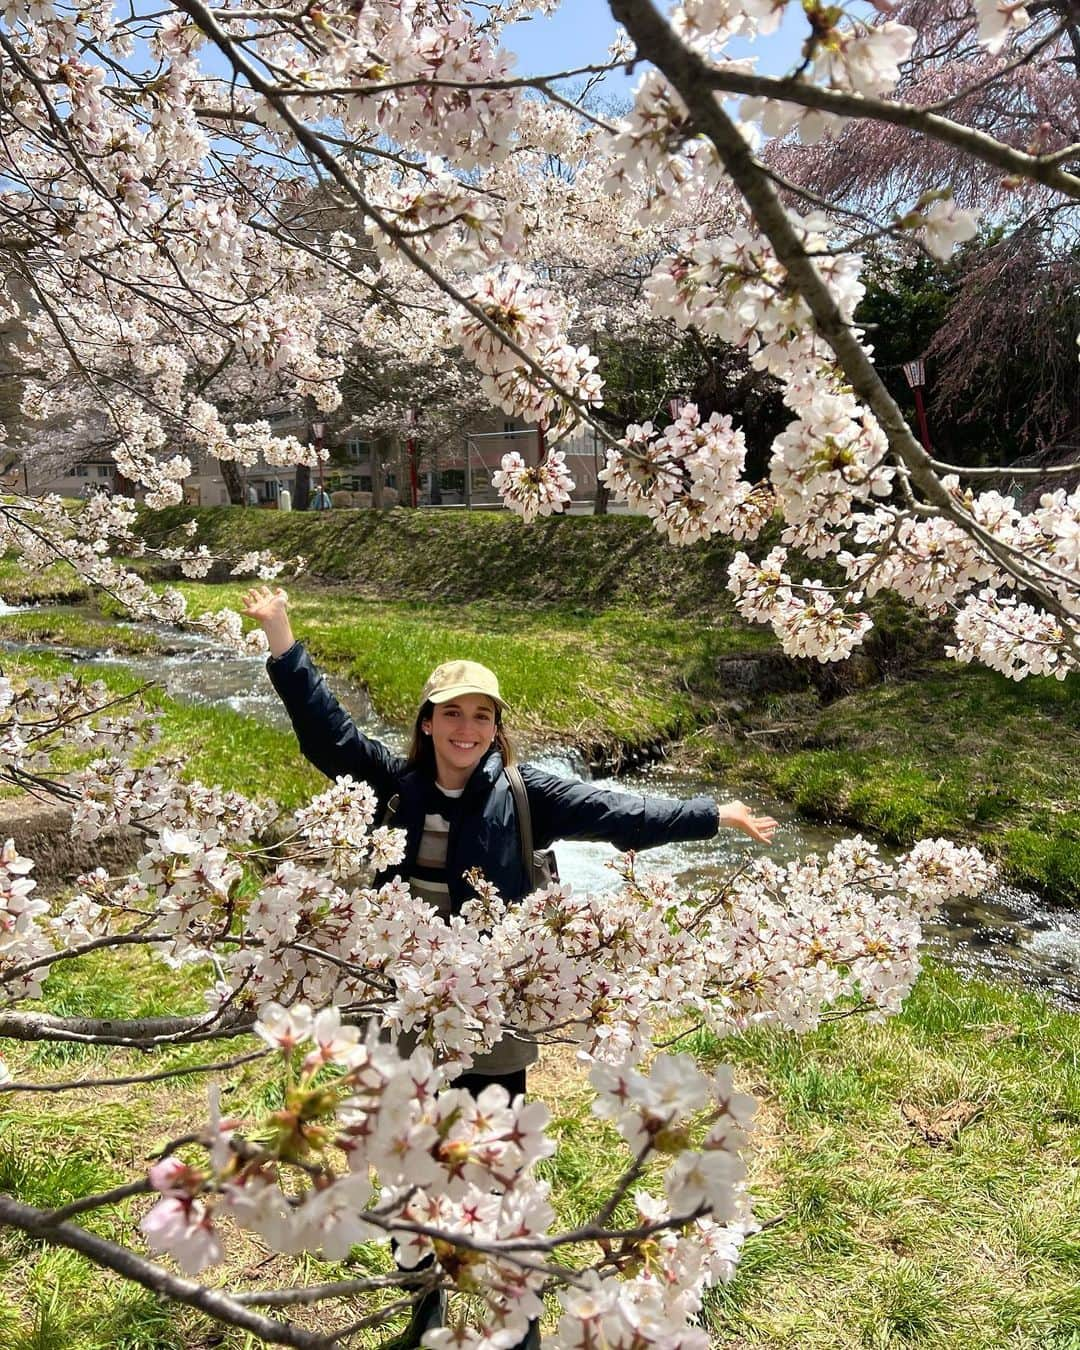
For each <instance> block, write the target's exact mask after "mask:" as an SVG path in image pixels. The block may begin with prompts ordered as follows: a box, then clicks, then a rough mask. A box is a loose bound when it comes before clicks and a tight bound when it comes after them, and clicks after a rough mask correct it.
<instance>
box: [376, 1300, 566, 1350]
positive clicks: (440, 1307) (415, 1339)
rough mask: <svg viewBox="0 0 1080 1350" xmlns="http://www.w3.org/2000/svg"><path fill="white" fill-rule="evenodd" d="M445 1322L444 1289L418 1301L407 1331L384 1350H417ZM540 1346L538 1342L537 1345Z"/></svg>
mask: <svg viewBox="0 0 1080 1350" xmlns="http://www.w3.org/2000/svg"><path fill="white" fill-rule="evenodd" d="M445 1321H446V1292H445V1290H442V1289H433V1290H432V1291H431V1292H430V1293H429V1294H425V1295H424V1296H423V1298H421V1299H419V1300H418V1301H417V1303H416V1306H415V1307H414V1308H413V1310H412V1315H411V1316H410V1318H409V1325H408V1326H407V1327H406V1328H405V1330H404V1331H401V1332H399V1333H398V1334H397V1335H396V1336H393V1337H391V1339H390V1340H388V1341H384V1342H383V1346H382V1350H417V1347H418V1346H419V1345H420V1338H421V1337H422V1336H423V1335H424V1334H425V1333H426V1332H428V1331H434V1330H435V1328H436V1327H441V1326H442V1325H443V1324H444V1322H445ZM539 1344H540V1342H539V1341H537V1345H539Z"/></svg>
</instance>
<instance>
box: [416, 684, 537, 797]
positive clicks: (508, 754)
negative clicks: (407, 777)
mask: <svg viewBox="0 0 1080 1350" xmlns="http://www.w3.org/2000/svg"><path fill="white" fill-rule="evenodd" d="M434 713H435V705H434V704H433V703H432V702H431V700H430V699H428V701H427V702H426V703H425V704H424V706H423V707H422V708H421V709H420V711H419V712H418V713H417V714H416V725H415V726H414V727H413V734H412V741H411V742H410V744H409V753H408V765H409V768H410V769H426V770H429V771H430V773H431V776H432V777H433V778H434V776H435V747H434V745H433V744H432V742H431V737H430V736H425V735H424V727H423V724H424V723H425V722H426V721H428V720H429V719H430V718H431V717H432V716H434ZM493 744H494V747H495V749H496V750H498V752H499V754H500V755H502V761H503V763H504V764H516V763H517V755H516V754H515V753H514V747H513V745H512V744H511V743H510V737H509V736H508V735H507V734H506V728H505V727H504V726H503V720H502V709H501V708H500V707H499V705H498V704H497V703H496V704H495V740H494V742H493Z"/></svg>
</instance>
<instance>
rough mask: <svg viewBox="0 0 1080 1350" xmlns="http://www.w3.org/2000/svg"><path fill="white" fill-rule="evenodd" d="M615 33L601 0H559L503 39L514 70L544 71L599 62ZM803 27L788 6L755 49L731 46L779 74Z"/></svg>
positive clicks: (619, 83) (620, 87)
mask: <svg viewBox="0 0 1080 1350" xmlns="http://www.w3.org/2000/svg"><path fill="white" fill-rule="evenodd" d="M665 8H666V6H665ZM615 31H616V24H615V21H614V20H613V19H612V17H611V11H610V10H609V9H608V6H607V4H606V0H563V3H562V5H561V6H560V7H559V9H558V10H557V11H556V13H555V14H554V15H553V16H552V17H551V18H550V19H543V18H534V19H522V20H521V21H520V22H519V23H515V24H512V25H511V26H510V27H509V28H508V29H507V30H506V33H505V36H504V38H503V43H504V45H505V46H506V47H508V48H509V49H510V50H511V51H513V52H516V53H517V57H518V72H519V74H522V75H548V74H553V73H554V72H556V71H559V70H567V69H570V68H571V67H573V66H584V65H588V64H589V63H590V62H593V61H602V60H603V59H604V57H605V56H606V54H607V49H608V47H609V46H610V45H611V42H612V39H613V38H614V36H615ZM807 31H808V27H807V23H806V19H805V18H804V17H803V14H802V9H801V6H799V5H789V6H788V12H787V15H786V17H785V21H784V24H783V25H782V27H781V29H780V31H779V33H777V34H774V35H773V36H772V37H769V38H766V39H765V40H763V41H760V42H758V43H756V44H755V46H754V47H750V46H748V45H747V44H746V43H736V44H732V47H731V49H730V50H731V52H732V55H735V56H745V55H747V54H748V53H749V52H751V51H753V50H756V51H757V52H758V69H759V70H760V71H761V73H762V74H767V75H782V74H785V73H786V72H787V71H789V70H790V69H791V68H792V67H793V66H794V65H795V64H796V63H797V61H798V57H799V47H800V45H801V43H802V40H803V38H804V37H805V35H806V33H807ZM636 81H637V76H636V75H635V76H634V82H635V83H636ZM610 84H611V91H612V93H622V92H624V90H625V91H627V92H628V89H627V85H626V82H625V79H624V77H622V76H614V77H611V79H610Z"/></svg>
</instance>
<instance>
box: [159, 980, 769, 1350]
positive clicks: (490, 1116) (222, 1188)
mask: <svg viewBox="0 0 1080 1350" xmlns="http://www.w3.org/2000/svg"><path fill="white" fill-rule="evenodd" d="M255 1030H256V1032H257V1034H258V1035H259V1036H261V1037H262V1039H263V1040H264V1041H265V1042H266V1043H267V1044H268V1045H269V1046H270V1047H271V1048H272V1049H274V1050H276V1051H278V1052H279V1053H280V1054H281V1056H282V1057H283V1059H284V1061H285V1062H286V1064H290V1065H292V1064H294V1063H295V1061H296V1059H297V1058H299V1057H300V1056H301V1055H302V1056H303V1058H302V1062H301V1063H300V1066H299V1072H298V1073H296V1071H295V1070H294V1071H293V1074H291V1075H290V1080H291V1085H290V1087H289V1088H288V1089H287V1095H286V1110H285V1111H283V1112H278V1113H277V1114H276V1115H275V1117H274V1118H273V1121H272V1123H267V1124H266V1125H264V1126H263V1128H262V1129H261V1130H258V1131H255V1132H253V1135H252V1138H256V1139H262V1140H264V1141H265V1142H261V1143H259V1144H256V1143H253V1142H252V1139H251V1138H248V1137H246V1135H245V1134H244V1133H242V1132H241V1128H240V1127H241V1124H242V1122H240V1121H238V1120H223V1119H222V1118H221V1115H220V1111H219V1110H218V1106H217V1100H216V1097H214V1098H213V1099H212V1103H211V1118H210V1121H209V1124H208V1126H207V1129H206V1130H205V1132H204V1134H203V1144H204V1147H205V1151H206V1157H205V1164H195V1163H190V1162H184V1161H182V1160H181V1159H180V1158H179V1157H177V1156H175V1155H170V1156H168V1157H166V1158H165V1159H163V1160H162V1161H161V1162H158V1163H156V1164H155V1165H154V1166H153V1167H152V1168H151V1169H150V1174H149V1177H150V1183H151V1186H152V1187H153V1189H154V1191H156V1192H157V1194H158V1196H159V1197H160V1198H159V1199H158V1200H157V1202H156V1203H155V1205H154V1206H153V1208H152V1209H151V1210H150V1211H149V1212H148V1213H147V1214H146V1215H145V1216H144V1218H143V1219H142V1221H141V1223H140V1228H141V1230H142V1232H143V1234H144V1235H145V1237H146V1239H147V1241H148V1242H149V1244H150V1246H151V1248H152V1249H153V1250H155V1251H158V1252H165V1253H168V1254H169V1255H170V1256H172V1257H173V1258H174V1259H175V1260H176V1261H177V1262H178V1264H179V1265H180V1266H181V1268H182V1269H183V1270H185V1271H186V1272H187V1273H188V1274H193V1275H194V1274H198V1273H199V1272H201V1271H202V1270H204V1269H206V1268H207V1267H209V1266H212V1265H215V1264H217V1263H218V1262H220V1261H221V1260H222V1259H223V1258H224V1257H225V1255H226V1254H227V1241H228V1238H227V1236H226V1233H227V1226H226V1225H225V1224H223V1223H222V1220H229V1221H231V1223H232V1224H233V1225H235V1226H236V1227H239V1228H241V1229H246V1230H248V1231H249V1232H254V1233H256V1234H257V1235H258V1236H259V1237H260V1238H261V1240H262V1241H263V1242H264V1243H265V1244H266V1245H267V1246H268V1247H269V1248H270V1249H271V1250H273V1251H279V1252H287V1253H300V1252H304V1251H310V1252H317V1253H319V1254H320V1255H322V1256H324V1257H326V1258H327V1259H331V1260H340V1259H342V1258H343V1257H345V1256H347V1255H348V1253H349V1251H350V1249H351V1248H352V1247H353V1246H354V1245H355V1244H357V1243H359V1242H365V1241H370V1240H372V1239H377V1238H380V1237H384V1236H392V1237H394V1238H395V1239H396V1242H397V1250H396V1257H397V1261H398V1264H399V1265H400V1266H401V1267H403V1268H404V1269H406V1270H411V1269H414V1268H416V1267H418V1266H419V1265H420V1264H421V1263H422V1262H425V1261H426V1262H429V1263H432V1262H433V1264H430V1265H429V1266H428V1268H427V1273H428V1277H429V1279H430V1281H431V1283H432V1284H436V1285H441V1287H443V1288H446V1289H448V1290H449V1291H451V1292H452V1291H453V1290H454V1289H455V1288H456V1289H460V1290H462V1291H465V1292H468V1293H470V1294H473V1295H474V1296H475V1295H477V1294H479V1295H480V1296H481V1297H482V1300H483V1305H482V1311H481V1313H480V1319H479V1320H480V1323H481V1325H480V1326H479V1327H476V1328H472V1329H465V1328H463V1327H462V1328H458V1329H457V1330H456V1331H455V1332H454V1333H453V1343H454V1344H455V1345H461V1346H464V1347H468V1350H473V1347H475V1350H480V1347H481V1346H484V1345H491V1344H502V1343H503V1342H504V1341H505V1342H507V1343H509V1342H511V1341H512V1340H513V1339H514V1338H518V1339H520V1338H521V1336H523V1335H524V1333H525V1330H526V1327H527V1324H528V1322H529V1321H530V1320H531V1319H534V1318H538V1317H539V1316H540V1315H541V1313H542V1311H543V1304H542V1301H541V1297H540V1295H541V1291H542V1289H543V1287H544V1284H545V1282H546V1281H547V1280H548V1278H549V1275H550V1271H549V1270H548V1269H545V1268H544V1266H543V1265H542V1264H541V1263H540V1262H539V1261H538V1260H537V1256H538V1254H539V1253H540V1251H541V1250H542V1249H543V1246H544V1242H545V1240H546V1239H548V1238H549V1237H550V1236H551V1229H552V1226H553V1223H554V1211H553V1210H552V1207H551V1204H550V1201H549V1198H548V1189H549V1188H548V1184H547V1183H546V1182H543V1181H540V1180H539V1179H538V1178H537V1177H536V1176H535V1174H534V1168H535V1164H536V1163H537V1162H538V1161H540V1160H541V1159H543V1158H545V1157H548V1156H550V1155H551V1153H553V1152H554V1148H555V1145H554V1141H553V1140H552V1139H551V1137H550V1136H549V1135H548V1134H547V1133H546V1128H547V1126H548V1124H549V1120H550V1114H549V1111H548V1108H547V1107H546V1106H545V1105H544V1104H543V1103H541V1102H532V1103H529V1104H526V1103H525V1100H524V1098H522V1097H517V1098H514V1099H513V1100H510V1098H509V1096H508V1094H507V1092H506V1090H505V1088H503V1087H502V1086H500V1085H498V1084H492V1085H491V1086H489V1087H487V1088H485V1089H484V1090H483V1091H482V1092H481V1093H480V1094H479V1096H477V1097H475V1098H474V1097H473V1096H472V1095H471V1094H469V1093H468V1092H464V1091H462V1090H460V1089H456V1088H454V1087H452V1086H450V1087H447V1085H446V1077H445V1074H444V1073H443V1072H442V1071H441V1070H440V1069H438V1068H437V1067H435V1065H434V1064H433V1062H432V1059H431V1056H430V1054H429V1053H428V1052H427V1051H426V1050H416V1051H414V1052H413V1053H412V1055H411V1056H409V1057H408V1058H402V1057H401V1056H400V1055H399V1053H398V1052H397V1051H396V1050H395V1049H393V1047H391V1046H388V1045H385V1044H382V1043H380V1042H379V1041H378V1039H377V1037H376V1036H375V1033H374V1032H373V1031H372V1032H369V1033H368V1034H367V1035H366V1036H361V1034H360V1032H359V1031H358V1029H357V1028H356V1027H355V1026H350V1025H347V1024H345V1023H343V1021H342V1018H341V1013H340V1011H339V1009H337V1008H336V1007H327V1008H324V1009H323V1010H322V1011H320V1012H318V1013H314V1012H313V1011H312V1009H311V1008H310V1007H309V1006H308V1005H306V1004H298V1005H295V1006H294V1007H292V1008H291V1009H285V1008H283V1007H281V1006H280V1005H278V1004H269V1005H267V1006H266V1007H265V1008H264V1009H262V1011H261V1014H260V1019H259V1021H258V1022H257V1023H256V1027H255ZM327 1066H332V1067H333V1068H334V1069H336V1070H337V1071H338V1072H337V1073H336V1074H335V1076H334V1077H332V1078H328V1077H327V1076H325V1075H323V1074H321V1070H323V1069H324V1068H326V1067H327ZM594 1082H595V1083H596V1086H597V1089H598V1095H597V1110H598V1111H599V1112H600V1113H601V1114H604V1115H611V1116H613V1117H615V1118H616V1120H617V1122H618V1125H619V1128H620V1130H621V1132H622V1133H623V1135H624V1137H625V1138H626V1140H627V1143H628V1145H629V1152H628V1155H627V1163H628V1165H629V1164H630V1163H631V1161H636V1162H637V1164H638V1165H639V1166H640V1165H641V1164H643V1163H645V1162H646V1161H648V1160H649V1158H650V1157H651V1156H656V1157H659V1158H663V1159H670V1162H669V1165H668V1166H667V1169H666V1171H665V1173H664V1180H663V1195H662V1196H653V1195H650V1194H648V1193H647V1192H645V1191H638V1192H636V1193H635V1196H634V1202H635V1206H636V1210H637V1215H638V1226H639V1230H640V1236H639V1237H637V1238H635V1237H634V1236H627V1235H625V1234H624V1236H622V1238H621V1248H622V1252H623V1260H622V1261H621V1262H620V1263H619V1264H621V1265H627V1264H631V1263H632V1262H633V1260H634V1258H635V1256H637V1255H638V1253H639V1251H640V1252H641V1253H642V1254H644V1253H645V1252H646V1251H647V1252H649V1253H650V1259H649V1260H647V1261H645V1262H644V1263H643V1267H644V1268H643V1271H642V1273H641V1274H637V1275H632V1276H631V1277H630V1278H629V1279H623V1278H621V1277H620V1274H619V1270H618V1266H615V1267H613V1266H612V1265H611V1264H610V1263H607V1262H605V1261H604V1260H603V1257H602V1255H598V1259H596V1260H595V1262H594V1263H593V1264H592V1265H589V1266H587V1267H586V1269H585V1270H584V1271H583V1272H582V1273H581V1275H580V1277H576V1276H575V1277H574V1278H573V1282H572V1284H571V1287H570V1290H569V1292H567V1293H564V1294H563V1295H562V1305H563V1312H562V1316H561V1319H560V1322H559V1326H558V1329H557V1332H556V1336H555V1343H556V1344H558V1345H565V1346H570V1345H577V1344H582V1343H584V1341H583V1340H582V1339H581V1338H582V1337H586V1338H587V1337H588V1336H589V1334H590V1333H591V1334H592V1335H595V1334H596V1332H597V1330H598V1329H599V1328H600V1327H601V1326H602V1327H603V1329H604V1334H605V1335H606V1336H607V1337H609V1338H610V1343H611V1344H613V1345H618V1344H626V1345H627V1346H628V1347H629V1346H630V1345H632V1344H636V1343H639V1342H637V1341H635V1340H634V1337H635V1335H638V1336H639V1335H640V1332H641V1329H642V1327H644V1326H649V1327H651V1328H652V1331H653V1333H654V1336H655V1335H658V1334H659V1332H660V1328H661V1327H662V1326H663V1327H665V1328H666V1329H667V1333H668V1335H669V1336H677V1337H678V1338H679V1341H678V1343H679V1344H687V1345H693V1346H698V1345H704V1341H703V1339H702V1336H703V1333H701V1332H700V1330H697V1329H696V1328H695V1327H694V1325H693V1323H694V1319H695V1315H696V1314H697V1313H698V1312H699V1310H700V1307H701V1298H702V1294H703V1292H704V1291H705V1290H706V1289H707V1288H708V1287H709V1286H710V1285H712V1284H715V1283H717V1282H718V1281H721V1280H725V1279H727V1278H729V1277H730V1275H731V1272H732V1270H733V1268H734V1264H735V1260H736V1258H737V1253H738V1248H739V1245H740V1243H741V1240H742V1238H743V1237H744V1236H745V1234H746V1233H747V1232H748V1231H751V1230H752V1228H753V1221H752V1218H751V1215H750V1209H749V1204H748V1202H747V1198H746V1196H745V1193H744V1192H743V1190H742V1180H743V1177H744V1175H745V1167H744V1164H743V1162H742V1158H741V1151H742V1150H743V1149H744V1148H745V1146H746V1145H747V1143H748V1133H747V1130H748V1126H749V1122H750V1119H751V1117H752V1115H753V1110H754V1103H753V1100H752V1099H751V1098H749V1097H745V1096H743V1095H742V1094H740V1093H737V1092H734V1091H733V1090H732V1087H731V1081H730V1073H729V1071H727V1070H723V1069H722V1070H720V1072H719V1073H718V1074H717V1075H716V1077H715V1078H714V1079H710V1078H708V1077H707V1076H706V1075H705V1074H703V1073H702V1072H701V1071H700V1070H699V1069H697V1067H696V1066H695V1065H694V1063H693V1061H692V1060H690V1059H689V1058H688V1057H687V1056H669V1055H663V1056H660V1057H659V1058H658V1059H657V1060H656V1062H655V1063H654V1064H653V1065H652V1067H651V1069H650V1071H648V1072H640V1071H638V1070H634V1069H621V1070H611V1071H604V1072H603V1073H599V1074H594ZM698 1122H703V1123H704V1128H705V1135H704V1139H703V1141H702V1143H701V1145H700V1147H694V1146H693V1145H692V1144H691V1142H690V1133H691V1128H692V1127H693V1126H694V1125H695V1124H696V1123H698ZM327 1145H333V1146H334V1147H335V1149H337V1150H338V1151H339V1152H340V1153H342V1154H344V1157H345V1160H346V1167H345V1170H344V1171H341V1172H337V1171H335V1170H331V1168H330V1166H329V1164H328V1161H324V1159H323V1156H322V1155H323V1152H324V1149H325V1148H326V1146H327ZM603 1234H604V1227H603V1226H601V1228H600V1233H599V1241H600V1244H601V1250H602V1247H603V1245H604V1238H603ZM592 1240H593V1242H596V1241H597V1237H596V1236H595V1235H594V1237H593V1239H592ZM461 1242H465V1243H467V1244H468V1245H465V1246H463V1245H459V1244H460V1243H461ZM661 1271H662V1272H663V1273H662V1274H661ZM448 1335H450V1333H447V1332H435V1333H433V1338H432V1341H431V1343H432V1345H433V1346H436V1345H439V1344H443V1343H444V1341H445V1338H446V1337H447V1336H448ZM445 1343H449V1342H448V1341H446V1342H445ZM590 1343H591V1342H590ZM653 1343H656V1342H655V1340H654V1342H653ZM664 1343H667V1342H666V1341H665V1342H664Z"/></svg>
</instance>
